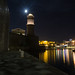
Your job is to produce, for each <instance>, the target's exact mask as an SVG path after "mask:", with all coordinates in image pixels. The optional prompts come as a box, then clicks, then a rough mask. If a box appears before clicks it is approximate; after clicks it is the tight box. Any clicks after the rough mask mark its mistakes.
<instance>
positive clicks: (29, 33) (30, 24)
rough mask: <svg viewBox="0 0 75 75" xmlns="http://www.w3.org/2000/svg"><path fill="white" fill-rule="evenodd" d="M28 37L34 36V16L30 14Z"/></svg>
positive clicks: (28, 17) (28, 18)
mask: <svg viewBox="0 0 75 75" xmlns="http://www.w3.org/2000/svg"><path fill="white" fill-rule="evenodd" d="M26 26H27V36H33V35H34V26H35V25H34V16H33V14H28V16H27V25H26Z"/></svg>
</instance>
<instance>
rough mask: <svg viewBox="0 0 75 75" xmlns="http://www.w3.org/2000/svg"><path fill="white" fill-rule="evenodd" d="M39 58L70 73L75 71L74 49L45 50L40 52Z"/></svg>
mask: <svg viewBox="0 0 75 75" xmlns="http://www.w3.org/2000/svg"><path fill="white" fill-rule="evenodd" d="M39 59H40V60H42V61H44V62H45V63H48V64H50V65H52V66H55V67H56V68H59V69H61V70H62V71H64V72H66V73H68V74H70V75H73V74H74V73H75V52H73V51H72V50H69V49H63V50H59V49H57V50H45V51H44V52H40V53H39Z"/></svg>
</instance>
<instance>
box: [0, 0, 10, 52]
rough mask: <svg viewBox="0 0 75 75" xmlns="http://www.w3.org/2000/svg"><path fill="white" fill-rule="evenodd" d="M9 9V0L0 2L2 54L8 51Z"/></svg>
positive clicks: (0, 49) (0, 0)
mask: <svg viewBox="0 0 75 75" xmlns="http://www.w3.org/2000/svg"><path fill="white" fill-rule="evenodd" d="M8 31H9V9H8V7H7V0H0V52H1V51H5V50H7V49H8Z"/></svg>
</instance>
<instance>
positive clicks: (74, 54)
mask: <svg viewBox="0 0 75 75" xmlns="http://www.w3.org/2000/svg"><path fill="white" fill-rule="evenodd" d="M73 62H74V68H75V52H73Z"/></svg>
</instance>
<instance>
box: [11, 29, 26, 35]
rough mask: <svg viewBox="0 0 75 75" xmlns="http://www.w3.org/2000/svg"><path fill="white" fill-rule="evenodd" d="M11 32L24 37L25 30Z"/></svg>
mask: <svg viewBox="0 0 75 75" xmlns="http://www.w3.org/2000/svg"><path fill="white" fill-rule="evenodd" d="M11 32H12V33H16V34H19V35H25V30H23V29H21V28H16V29H12V30H11Z"/></svg>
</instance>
